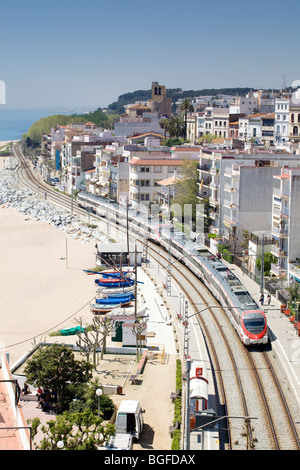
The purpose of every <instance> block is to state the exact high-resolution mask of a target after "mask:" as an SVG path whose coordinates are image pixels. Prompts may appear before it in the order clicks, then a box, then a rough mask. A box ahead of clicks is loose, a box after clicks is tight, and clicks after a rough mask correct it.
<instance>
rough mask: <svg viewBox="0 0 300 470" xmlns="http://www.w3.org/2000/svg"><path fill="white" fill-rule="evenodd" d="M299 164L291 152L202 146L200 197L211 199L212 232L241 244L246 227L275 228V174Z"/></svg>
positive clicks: (249, 228) (199, 167)
mask: <svg viewBox="0 0 300 470" xmlns="http://www.w3.org/2000/svg"><path fill="white" fill-rule="evenodd" d="M297 163H298V165H299V167H300V162H299V161H297V159H296V158H295V156H293V155H291V154H273V153H271V152H269V153H264V154H261V153H260V154H248V153H243V154H237V153H233V152H228V151H226V150H216V149H214V150H211V149H206V148H205V149H202V150H201V152H200V156H199V164H198V171H199V180H198V181H199V194H198V196H199V200H200V201H201V200H202V201H203V199H205V198H209V203H210V206H211V207H212V211H211V213H210V218H211V226H210V232H211V233H215V234H218V235H221V236H222V237H223V238H224V239H225V240H227V241H228V242H234V243H235V244H236V245H238V244H239V243H240V241H241V240H242V237H243V230H247V231H249V232H253V231H268V232H270V231H271V227H272V197H273V176H274V175H276V174H278V172H279V171H280V168H281V167H282V166H283V165H291V164H293V165H297Z"/></svg>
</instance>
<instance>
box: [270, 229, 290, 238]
mask: <svg viewBox="0 0 300 470" xmlns="http://www.w3.org/2000/svg"><path fill="white" fill-rule="evenodd" d="M271 232H272V235H274V236H275V238H287V237H288V230H287V229H285V228H282V229H280V228H277V227H272V230H271Z"/></svg>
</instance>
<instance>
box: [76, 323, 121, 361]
mask: <svg viewBox="0 0 300 470" xmlns="http://www.w3.org/2000/svg"><path fill="white" fill-rule="evenodd" d="M114 330H115V325H114V322H113V320H112V319H111V318H107V317H106V316H101V315H100V316H97V315H94V317H93V323H92V325H91V327H90V329H89V330H84V331H83V332H82V333H77V335H78V336H79V339H78V341H77V342H76V345H77V346H78V347H79V348H80V354H83V355H86V356H87V360H89V356H90V354H93V365H94V369H95V370H96V362H97V360H96V359H97V349H99V348H100V347H101V346H102V350H101V359H103V356H104V352H105V349H106V338H107V336H108V335H109V334H110V333H111V332H112V331H114Z"/></svg>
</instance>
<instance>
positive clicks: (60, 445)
mask: <svg viewBox="0 0 300 470" xmlns="http://www.w3.org/2000/svg"><path fill="white" fill-rule="evenodd" d="M56 445H57V447H58V448H59V449H60V450H61V449H63V448H64V441H58V442H57V444H56Z"/></svg>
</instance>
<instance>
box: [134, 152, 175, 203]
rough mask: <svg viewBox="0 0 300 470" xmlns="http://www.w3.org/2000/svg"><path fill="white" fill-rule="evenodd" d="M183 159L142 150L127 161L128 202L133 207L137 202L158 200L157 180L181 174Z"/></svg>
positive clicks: (158, 186) (158, 188)
mask: <svg viewBox="0 0 300 470" xmlns="http://www.w3.org/2000/svg"><path fill="white" fill-rule="evenodd" d="M182 164H183V159H178V158H172V157H171V154H169V155H168V156H166V153H165V152H163V153H161V152H143V153H141V154H140V155H136V156H133V157H132V158H131V159H130V161H129V202H130V203H131V204H132V206H133V208H138V206H139V204H144V205H149V204H150V203H151V202H157V203H158V202H159V192H160V189H161V186H160V185H159V182H160V181H162V180H165V179H167V178H170V177H172V176H173V175H174V172H175V173H176V174H177V175H180V174H181V167H182Z"/></svg>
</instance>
